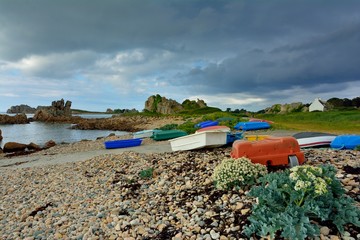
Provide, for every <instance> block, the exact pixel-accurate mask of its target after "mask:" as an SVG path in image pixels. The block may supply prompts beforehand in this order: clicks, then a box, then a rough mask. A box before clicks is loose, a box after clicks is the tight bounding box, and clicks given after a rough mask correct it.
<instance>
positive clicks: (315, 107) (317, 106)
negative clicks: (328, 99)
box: [309, 98, 325, 112]
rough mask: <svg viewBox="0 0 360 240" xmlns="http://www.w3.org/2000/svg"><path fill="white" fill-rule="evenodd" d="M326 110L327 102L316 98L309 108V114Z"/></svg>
mask: <svg viewBox="0 0 360 240" xmlns="http://www.w3.org/2000/svg"><path fill="white" fill-rule="evenodd" d="M324 110H325V102H323V101H321V99H320V98H315V100H314V101H313V102H312V103H311V104H310V106H309V112H313V111H321V112H323V111H324Z"/></svg>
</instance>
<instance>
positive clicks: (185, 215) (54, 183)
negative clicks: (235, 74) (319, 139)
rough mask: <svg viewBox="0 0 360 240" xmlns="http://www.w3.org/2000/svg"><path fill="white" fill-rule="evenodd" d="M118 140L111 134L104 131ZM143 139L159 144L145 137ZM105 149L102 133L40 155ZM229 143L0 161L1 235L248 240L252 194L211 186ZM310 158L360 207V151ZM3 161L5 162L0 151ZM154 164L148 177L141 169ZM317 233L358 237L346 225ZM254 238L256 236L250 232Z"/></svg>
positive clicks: (321, 152) (320, 152)
mask: <svg viewBox="0 0 360 240" xmlns="http://www.w3.org/2000/svg"><path fill="white" fill-rule="evenodd" d="M109 138H111V139H116V138H117V137H116V136H113V137H109ZM143 144H158V143H156V142H153V141H152V140H150V139H149V140H146V141H145V142H144V143H143ZM94 148H99V149H103V148H104V147H103V140H96V141H82V142H78V143H75V144H68V145H58V146H55V147H53V148H50V149H48V150H46V151H41V152H37V153H34V154H38V155H41V156H46V155H56V154H59V153H60V152H67V153H72V152H78V151H86V150H89V149H94ZM230 151H231V147H224V148H216V149H212V150H197V151H186V152H168V153H137V152H134V151H131V149H129V151H126V152H122V153H120V154H103V155H100V156H96V157H93V158H91V159H88V160H86V161H81V162H71V163H64V164H54V165H44V166H40V167H26V168H14V167H11V166H9V167H1V168H0V182H1V187H0V239H4V240H5V239H27V240H30V239H79V240H80V239H84V240H85V239H94V240H95V239H127V240H130V239H199V240H200V239H209V240H210V239H222V240H225V239H247V238H246V237H245V236H244V235H243V234H242V229H243V227H244V226H245V225H246V224H247V217H248V216H249V215H250V213H251V207H252V204H254V203H255V199H252V198H250V197H248V196H247V195H246V193H247V192H248V189H241V190H236V191H235V190H232V191H222V190H217V189H216V188H215V187H214V184H213V180H212V174H213V171H214V168H215V167H216V166H217V165H218V164H219V163H220V162H221V160H222V159H224V158H225V157H229V156H230ZM304 153H305V156H306V163H305V164H309V165H319V164H328V163H330V164H333V165H334V166H335V167H336V168H337V169H338V173H337V177H338V178H339V179H340V180H341V182H342V184H343V186H344V188H345V189H346V192H347V194H348V195H349V196H351V197H352V198H354V199H355V200H356V202H357V204H358V205H359V206H360V204H359V202H360V196H359V193H360V189H359V188H360V187H359V185H360V184H359V181H360V180H359V174H358V173H356V172H354V171H349V169H358V168H359V167H360V162H359V159H360V151H354V150H331V149H325V148H324V149H305V150H304ZM0 161H7V159H6V158H1V159H0ZM150 168H152V169H153V172H152V175H151V176H147V177H144V176H141V172H142V171H144V170H147V169H150ZM345 229H346V232H345V235H344V236H340V235H339V234H338V233H337V232H334V230H333V229H330V228H328V227H327V226H322V227H321V236H320V238H319V239H331V240H335V239H360V232H359V228H356V227H354V226H346V228H345ZM253 239H256V238H253Z"/></svg>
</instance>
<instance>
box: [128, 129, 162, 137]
mask: <svg viewBox="0 0 360 240" xmlns="http://www.w3.org/2000/svg"><path fill="white" fill-rule="evenodd" d="M159 131H161V130H157V129H152V130H142V131H138V132H134V133H133V138H148V137H151V136H152V135H153V134H154V132H159Z"/></svg>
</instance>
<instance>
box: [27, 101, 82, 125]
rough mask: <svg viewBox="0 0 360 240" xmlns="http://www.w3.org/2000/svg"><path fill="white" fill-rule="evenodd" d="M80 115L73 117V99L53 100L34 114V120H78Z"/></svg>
mask: <svg viewBox="0 0 360 240" xmlns="http://www.w3.org/2000/svg"><path fill="white" fill-rule="evenodd" d="M80 119H81V118H80V117H72V115H71V101H66V103H65V102H64V99H61V100H59V101H53V102H52V103H51V106H49V107H41V108H40V109H38V110H37V111H36V113H35V115H34V121H41V122H78V121H79V120H80Z"/></svg>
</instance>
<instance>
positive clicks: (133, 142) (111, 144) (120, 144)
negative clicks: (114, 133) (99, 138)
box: [104, 138, 142, 149]
mask: <svg viewBox="0 0 360 240" xmlns="http://www.w3.org/2000/svg"><path fill="white" fill-rule="evenodd" d="M141 142H142V139H140V138H136V139H123V140H113V141H106V142H104V144H105V148H106V149H113V148H127V147H136V146H140V145H141Z"/></svg>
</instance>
